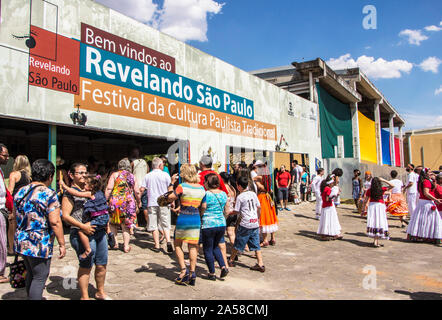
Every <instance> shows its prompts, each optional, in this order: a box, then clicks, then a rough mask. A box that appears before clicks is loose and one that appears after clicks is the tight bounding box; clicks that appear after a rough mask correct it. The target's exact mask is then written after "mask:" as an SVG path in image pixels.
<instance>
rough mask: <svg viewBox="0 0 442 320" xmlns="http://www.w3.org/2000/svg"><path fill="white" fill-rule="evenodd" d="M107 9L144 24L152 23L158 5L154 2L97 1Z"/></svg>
mask: <svg viewBox="0 0 442 320" xmlns="http://www.w3.org/2000/svg"><path fill="white" fill-rule="evenodd" d="M95 1H97V2H99V3H101V4H103V5H105V6H106V7H109V8H111V9H114V10H115V11H118V12H121V13H123V14H124V15H127V16H129V17H131V18H134V19H135V20H138V21H140V22H143V23H149V22H151V21H152V19H153V17H154V14H155V12H156V11H157V9H158V5H156V4H154V3H153V1H152V0H125V1H121V0H95Z"/></svg>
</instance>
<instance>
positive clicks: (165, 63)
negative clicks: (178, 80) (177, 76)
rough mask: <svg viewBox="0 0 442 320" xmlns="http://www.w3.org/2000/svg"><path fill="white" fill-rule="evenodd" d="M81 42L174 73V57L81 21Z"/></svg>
mask: <svg viewBox="0 0 442 320" xmlns="http://www.w3.org/2000/svg"><path fill="white" fill-rule="evenodd" d="M81 42H83V43H85V44H88V45H90V46H93V47H96V48H98V49H103V50H106V51H109V52H112V53H115V54H118V55H120V56H124V57H127V58H129V59H132V60H136V61H139V62H142V63H145V64H147V65H151V66H153V67H157V68H160V69H163V70H166V71H169V72H172V73H175V58H173V57H171V56H168V55H166V54H164V53H161V52H158V51H156V50H153V49H150V48H148V47H145V46H142V45H140V44H138V43H136V42H133V41H130V40H127V39H124V38H121V37H118V36H116V35H114V34H112V33H109V32H106V31H103V30H100V29H98V28H95V27H93V26H90V25H88V24H86V23H81Z"/></svg>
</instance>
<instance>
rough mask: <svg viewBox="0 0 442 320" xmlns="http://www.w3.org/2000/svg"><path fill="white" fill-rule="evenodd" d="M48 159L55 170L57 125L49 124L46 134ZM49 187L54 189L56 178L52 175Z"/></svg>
mask: <svg viewBox="0 0 442 320" xmlns="http://www.w3.org/2000/svg"><path fill="white" fill-rule="evenodd" d="M48 160H49V161H51V162H52V163H53V164H54V167H55V170H57V127H56V126H54V125H49V135H48ZM51 188H52V189H53V190H56V188H57V180H56V178H55V176H54V179H53V180H52V184H51Z"/></svg>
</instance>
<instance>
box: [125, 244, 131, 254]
mask: <svg viewBox="0 0 442 320" xmlns="http://www.w3.org/2000/svg"><path fill="white" fill-rule="evenodd" d="M131 249H132V247H131V246H129V248H128V249H124V250H123V251H124V253H129V252H130V250H131Z"/></svg>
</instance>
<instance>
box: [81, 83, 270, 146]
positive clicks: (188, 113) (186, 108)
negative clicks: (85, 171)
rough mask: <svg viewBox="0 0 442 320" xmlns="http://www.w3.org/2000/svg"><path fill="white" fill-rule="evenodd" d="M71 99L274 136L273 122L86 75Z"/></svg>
mask: <svg viewBox="0 0 442 320" xmlns="http://www.w3.org/2000/svg"><path fill="white" fill-rule="evenodd" d="M74 103H75V105H77V104H79V105H80V106H81V109H86V110H91V111H96V112H103V113H107V114H115V115H120V116H126V117H134V118H138V119H145V120H151V121H157V122H162V123H169V124H174V125H180V126H184V127H192V128H198V129H204V130H214V131H217V132H221V133H229V134H236V135H243V136H248V137H253V138H260V139H264V140H276V126H275V125H273V124H269V123H264V122H260V121H255V120H250V119H247V118H243V117H239V116H234V115H229V114H226V113H222V112H218V111H213V110H209V109H207V108H203V107H200V106H195V105H192V104H187V103H185V102H181V101H177V100H172V99H170V98H165V97H161V96H158V95H153V94H149V93H146V92H142V91H137V90H133V89H130V88H124V87H120V86H115V85H111V84H107V83H104V82H99V81H95V80H91V79H86V78H80V94H79V95H77V96H75V101H74Z"/></svg>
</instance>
